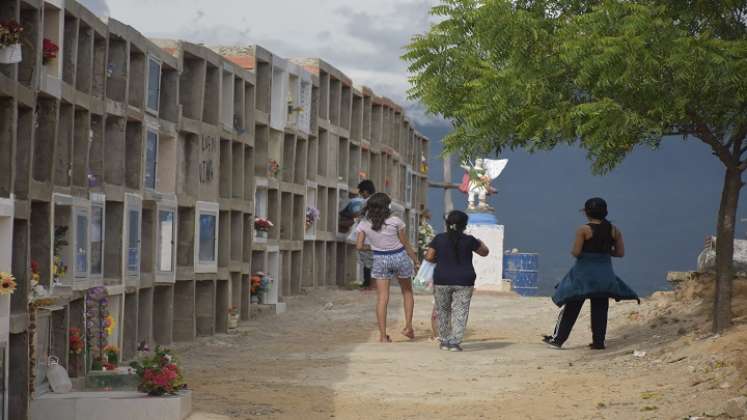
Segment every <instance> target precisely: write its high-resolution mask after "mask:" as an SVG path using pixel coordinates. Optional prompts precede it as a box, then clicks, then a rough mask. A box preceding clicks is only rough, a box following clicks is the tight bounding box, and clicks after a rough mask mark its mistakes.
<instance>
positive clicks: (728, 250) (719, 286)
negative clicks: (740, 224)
mask: <svg viewBox="0 0 747 420" xmlns="http://www.w3.org/2000/svg"><path fill="white" fill-rule="evenodd" d="M741 189H742V172H741V171H739V170H738V169H727V170H726V176H725V178H724V190H723V192H722V193H721V206H720V207H719V211H718V224H717V227H716V299H715V302H714V312H713V332H714V333H720V332H721V331H723V330H725V329H726V328H728V327H729V326H730V325H731V318H732V313H731V295H732V286H733V282H734V228H735V225H736V216H737V204H738V203H739V192H740V190H741Z"/></svg>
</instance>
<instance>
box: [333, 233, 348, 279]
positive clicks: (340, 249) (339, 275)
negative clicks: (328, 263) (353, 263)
mask: <svg viewBox="0 0 747 420" xmlns="http://www.w3.org/2000/svg"><path fill="white" fill-rule="evenodd" d="M346 248H347V246H346V245H345V243H344V242H341V243H339V244H337V264H336V268H337V272H336V273H335V280H336V282H335V283H336V284H337V286H343V287H344V286H345V285H346V284H347V282H348V278H347V266H348V264H347V259H346V254H345V250H346Z"/></svg>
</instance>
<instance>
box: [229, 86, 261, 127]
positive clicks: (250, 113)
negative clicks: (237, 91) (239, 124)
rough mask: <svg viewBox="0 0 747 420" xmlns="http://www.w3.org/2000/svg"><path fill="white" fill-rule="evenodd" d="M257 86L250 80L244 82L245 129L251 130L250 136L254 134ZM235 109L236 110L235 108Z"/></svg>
mask: <svg viewBox="0 0 747 420" xmlns="http://www.w3.org/2000/svg"><path fill="white" fill-rule="evenodd" d="M254 94H255V88H254V85H253V84H251V83H250V82H249V81H246V82H244V127H243V128H244V129H246V130H247V131H249V135H250V136H254V121H255V118H254V108H255V106H256V105H255V104H256V102H255V99H256V98H255V97H254ZM234 111H235V110H234Z"/></svg>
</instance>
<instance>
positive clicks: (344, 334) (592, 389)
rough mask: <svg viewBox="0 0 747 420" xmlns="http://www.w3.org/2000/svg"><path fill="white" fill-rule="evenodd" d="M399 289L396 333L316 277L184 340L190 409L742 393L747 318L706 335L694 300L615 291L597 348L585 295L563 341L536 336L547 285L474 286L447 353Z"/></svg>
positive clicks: (604, 406) (438, 414)
mask: <svg viewBox="0 0 747 420" xmlns="http://www.w3.org/2000/svg"><path fill="white" fill-rule="evenodd" d="M392 292H393V296H394V299H393V302H392V303H390V309H389V316H390V321H391V323H390V325H391V328H390V334H391V335H392V338H393V339H395V342H394V343H392V344H379V343H377V342H375V339H376V338H377V333H376V330H375V324H374V315H373V314H374V312H373V304H374V299H375V297H374V295H373V294H368V293H361V292H358V291H314V292H311V293H310V294H309V295H307V296H303V297H295V298H290V299H289V300H288V307H289V312H288V313H286V314H284V315H281V316H277V317H260V318H259V319H256V320H253V321H250V322H245V323H242V325H241V326H240V328H239V331H238V332H237V333H235V334H229V335H221V336H216V337H211V338H206V339H201V340H199V341H197V342H195V343H191V344H188V345H183V346H178V347H177V348H176V351H177V354H178V355H179V356H180V358H181V361H182V362H183V364H184V368H185V370H186V372H187V379H188V381H189V384H190V387H191V388H192V389H193V390H194V408H195V412H196V414H194V415H193V416H192V417H191V418H190V420H207V419H210V420H213V419H216V420H217V419H226V418H230V419H303V420H311V419H329V418H337V419H346V420H347V419H448V418H459V419H482V418H485V419H548V418H569V419H683V418H688V417H690V416H694V417H696V416H708V417H719V416H721V415H722V413H723V407H724V404H725V402H726V401H727V400H728V399H730V398H732V397H735V396H738V395H743V394H745V395H747V386H745V384H746V383H747V374H746V373H747V367H746V366H745V364H747V363H745V358H746V357H747V356H745V353H744V351H745V349H747V325H745V324H743V325H737V326H736V327H735V328H734V329H733V330H732V331H731V332H730V333H729V334H728V335H725V336H723V337H712V336H709V335H708V334H707V328H706V327H707V320H705V319H704V315H703V313H704V312H706V311H705V309H706V306H707V305H704V304H703V303H702V302H700V301H697V300H695V301H691V302H687V303H686V304H683V303H675V302H673V301H672V296H671V294H659V295H658V296H655V297H654V298H652V299H648V300H646V301H644V302H643V304H642V305H641V306H638V305H636V304H635V303H621V304H615V305H612V309H611V314H610V318H611V322H610V329H609V334H608V339H609V341H608V347H609V348H608V350H606V351H603V352H598V351H597V352H594V351H591V350H588V349H587V348H586V344H587V343H589V342H590V331H589V326H588V325H589V324H588V323H589V317H588V307H586V308H585V309H584V311H583V314H582V317H581V318H580V319H579V322H578V324H577V327H576V329H575V331H574V333H573V335H572V337H571V339H570V341H569V342H568V343H567V344H566V349H564V350H560V351H558V350H553V349H549V348H547V347H546V346H544V345H543V344H542V343H540V335H541V334H542V333H547V332H550V330H551V328H552V326H553V325H554V321H555V318H556V315H557V309H556V308H555V307H554V305H552V303H551V302H550V301H549V299H547V298H529V299H528V298H518V297H514V296H505V295H504V296H496V295H476V296H475V299H474V300H473V305H472V312H471V318H470V321H469V331H468V333H467V337H466V342H465V344H464V349H465V352H464V353H448V352H443V351H439V350H438V349H437V348H436V346H435V344H433V343H432V342H430V341H429V340H428V337H429V336H430V331H429V328H430V327H429V322H430V321H429V320H430V310H431V298H430V297H429V296H418V297H417V301H416V320H417V321H416V330H417V331H416V333H417V335H418V339H416V340H415V341H413V342H408V341H406V339H405V338H404V337H402V336H400V335H398V334H395V333H397V332H398V331H399V329H400V320H401V318H402V309H401V300H400V299H399V298H398V297H397V294H398V290H397V289H392ZM740 320H741V321H740V322H745V319H744V317H742V318H740ZM634 350H639V351H642V352H646V354H645V356H644V357H636V356H634V355H633V352H634Z"/></svg>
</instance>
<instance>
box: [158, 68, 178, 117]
mask: <svg viewBox="0 0 747 420" xmlns="http://www.w3.org/2000/svg"><path fill="white" fill-rule="evenodd" d="M178 86H179V72H177V71H176V70H175V69H173V68H171V67H167V66H165V65H163V64H161V86H160V99H159V102H158V107H159V111H158V113H159V116H160V118H162V119H164V120H167V121H171V122H177V120H178V119H179V107H178V104H179V99H178V97H177V96H178V91H179V87H178Z"/></svg>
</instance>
